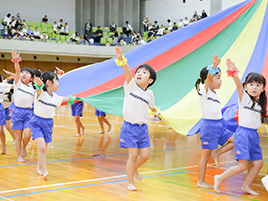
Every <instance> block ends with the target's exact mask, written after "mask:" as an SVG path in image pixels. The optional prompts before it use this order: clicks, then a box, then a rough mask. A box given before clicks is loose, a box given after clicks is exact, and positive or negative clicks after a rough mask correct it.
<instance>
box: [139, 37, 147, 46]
mask: <svg viewBox="0 0 268 201" xmlns="http://www.w3.org/2000/svg"><path fill="white" fill-rule="evenodd" d="M138 39H139V41H138V45H144V44H146V42H145V41H144V40H143V38H142V37H141V36H140V37H138Z"/></svg>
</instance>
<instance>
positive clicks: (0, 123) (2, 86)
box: [0, 74, 12, 154]
mask: <svg viewBox="0 0 268 201" xmlns="http://www.w3.org/2000/svg"><path fill="white" fill-rule="evenodd" d="M2 81H3V77H2V75H1V74H0V138H1V142H2V154H6V136H5V133H4V125H5V124H6V112H5V107H4V106H3V105H2V103H3V101H4V97H5V93H7V92H9V91H10V89H11V87H12V84H7V83H3V82H2Z"/></svg>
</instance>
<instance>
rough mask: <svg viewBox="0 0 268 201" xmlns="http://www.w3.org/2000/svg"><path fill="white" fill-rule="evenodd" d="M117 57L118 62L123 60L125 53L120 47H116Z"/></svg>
mask: <svg viewBox="0 0 268 201" xmlns="http://www.w3.org/2000/svg"><path fill="white" fill-rule="evenodd" d="M115 51H116V52H115V56H116V58H117V59H118V60H123V53H122V50H121V49H120V48H119V47H118V46H116V47H115Z"/></svg>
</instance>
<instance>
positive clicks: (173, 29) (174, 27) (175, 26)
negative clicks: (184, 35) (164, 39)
mask: <svg viewBox="0 0 268 201" xmlns="http://www.w3.org/2000/svg"><path fill="white" fill-rule="evenodd" d="M178 29H179V28H178V26H177V23H176V22H174V23H173V27H172V31H176V30H178Z"/></svg>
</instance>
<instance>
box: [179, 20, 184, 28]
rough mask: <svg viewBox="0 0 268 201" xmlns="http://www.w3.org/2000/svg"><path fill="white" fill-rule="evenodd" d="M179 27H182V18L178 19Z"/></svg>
mask: <svg viewBox="0 0 268 201" xmlns="http://www.w3.org/2000/svg"><path fill="white" fill-rule="evenodd" d="M178 25H179V28H182V27H184V24H183V21H182V19H180V21H179V24H178Z"/></svg>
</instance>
